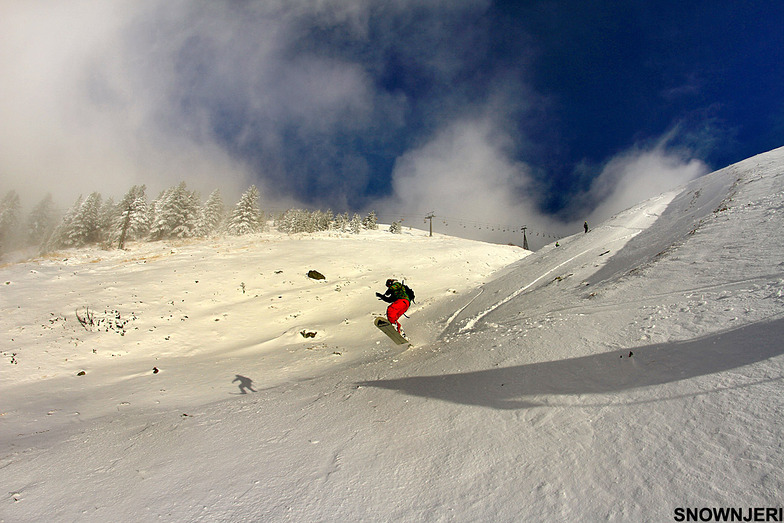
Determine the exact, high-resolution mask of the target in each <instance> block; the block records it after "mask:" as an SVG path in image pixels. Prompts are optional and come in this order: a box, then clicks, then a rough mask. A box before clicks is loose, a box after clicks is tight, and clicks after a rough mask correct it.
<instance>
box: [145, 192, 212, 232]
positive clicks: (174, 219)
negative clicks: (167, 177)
mask: <svg viewBox="0 0 784 523" xmlns="http://www.w3.org/2000/svg"><path fill="white" fill-rule="evenodd" d="M199 207H200V202H199V197H198V195H197V194H196V193H195V192H191V191H189V190H188V188H187V187H186V185H185V182H181V183H180V184H179V185H177V186H176V187H172V188H170V189H168V190H166V191H164V192H163V193H162V194H161V196H159V197H158V199H157V200H156V201H155V202H154V205H153V214H154V218H153V220H152V222H151V226H150V238H151V239H152V240H161V239H164V238H190V237H192V236H194V235H195V234H196V227H197V223H198V217H199V210H200V209H199Z"/></svg>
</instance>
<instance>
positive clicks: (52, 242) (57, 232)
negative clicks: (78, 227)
mask: <svg viewBox="0 0 784 523" xmlns="http://www.w3.org/2000/svg"><path fill="white" fill-rule="evenodd" d="M83 203H84V196H82V195H81V194H80V195H79V197H78V198H77V199H76V201H75V202H74V204H73V205H72V206H71V208H70V209H68V212H66V213H65V215H64V216H63V218H62V219H61V220H60V223H59V224H57V227H55V229H54V232H52V235H51V236H50V237H49V240H48V241H47V242H46V244H45V245H44V247H43V249H42V251H44V252H46V251H51V250H54V249H60V248H62V247H72V246H73V245H71V229H72V227H73V223H74V221H75V220H76V215H77V214H78V213H79V209H81V207H82V204H83Z"/></svg>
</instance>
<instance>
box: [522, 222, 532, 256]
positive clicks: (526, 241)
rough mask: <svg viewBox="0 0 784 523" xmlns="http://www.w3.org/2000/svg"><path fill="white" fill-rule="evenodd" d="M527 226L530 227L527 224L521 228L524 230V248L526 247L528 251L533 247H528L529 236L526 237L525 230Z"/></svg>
mask: <svg viewBox="0 0 784 523" xmlns="http://www.w3.org/2000/svg"><path fill="white" fill-rule="evenodd" d="M527 228H528V226H525V227H522V228H521V229H522V231H523V249H525V250H526V251H530V250H531V249H529V248H528V238H526V236H525V230H526V229H527Z"/></svg>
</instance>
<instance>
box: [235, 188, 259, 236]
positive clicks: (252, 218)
mask: <svg viewBox="0 0 784 523" xmlns="http://www.w3.org/2000/svg"><path fill="white" fill-rule="evenodd" d="M263 227H264V215H263V213H262V212H261V209H260V208H259V190H258V189H257V188H256V186H255V185H251V186H250V188H248V190H247V191H245V193H243V195H242V197H240V201H238V202H237V205H236V206H235V207H234V211H233V212H232V213H231V216H230V217H229V221H228V224H227V227H226V229H227V231H228V232H229V234H234V235H237V236H240V235H243V234H249V233H254V232H261V231H262V230H263Z"/></svg>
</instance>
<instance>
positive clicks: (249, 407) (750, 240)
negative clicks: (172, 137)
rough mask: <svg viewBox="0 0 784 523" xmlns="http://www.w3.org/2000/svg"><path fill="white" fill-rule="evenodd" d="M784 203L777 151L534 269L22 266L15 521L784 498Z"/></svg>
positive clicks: (353, 247) (344, 252)
mask: <svg viewBox="0 0 784 523" xmlns="http://www.w3.org/2000/svg"><path fill="white" fill-rule="evenodd" d="M783 212H784V149H778V150H775V151H772V152H770V153H767V154H765V155H760V156H757V157H754V158H751V159H749V160H746V161H745V162H742V163H740V164H737V165H734V166H731V167H729V168H726V169H723V170H721V171H717V172H716V173H713V174H711V175H708V176H705V177H703V178H700V179H698V180H696V181H695V182H693V183H691V184H689V185H688V186H686V187H683V188H680V189H677V190H674V191H672V192H670V193H667V194H663V195H661V196H659V197H656V198H653V199H651V200H649V201H646V202H643V203H641V204H639V205H637V206H636V207H634V208H632V209H629V210H627V211H625V212H622V213H620V214H618V215H617V216H615V217H613V218H612V219H610V220H608V221H607V222H605V223H603V224H600V225H598V226H596V227H595V228H594V229H593V230H591V231H590V232H588V233H587V234H584V233H582V232H580V233H579V234H576V235H574V236H572V237H569V238H566V239H564V240H561V241H560V242H559V246H557V247H556V246H555V244H552V245H549V246H547V247H545V248H543V249H541V250H540V251H537V252H536V253H534V254H532V255H530V256H527V257H525V253H524V252H523V251H522V250H520V249H518V248H515V247H507V246H497V245H488V244H481V243H477V242H470V241H467V240H459V239H454V238H449V237H443V236H438V237H435V238H427V237H425V236H423V235H422V234H421V233H419V232H414V233H410V234H407V235H402V236H397V235H391V234H388V233H383V232H378V233H373V234H371V235H369V236H365V235H364V233H363V235H360V236H346V237H330V236H328V235H326V234H323V235H317V236H296V237H291V238H288V237H275V236H273V235H261V236H258V237H252V238H247V237H246V238H239V239H233V240H225V241H221V242H217V243H210V242H206V243H192V244H177V245H172V244H163V243H157V244H145V245H138V246H132V248H131V250H130V251H128V252H117V251H106V252H104V251H75V252H68V253H62V254H63V255H62V257H57V258H54V259H48V260H40V261H37V262H34V263H24V264H15V265H10V266H6V267H3V268H2V269H0V281H1V282H2V283H3V285H2V289H1V291H0V292H2V294H0V297H1V298H2V302H0V306H1V309H2V315H3V322H2V327H1V331H2V336H3V339H2V343H3V347H2V356H3V361H2V362H0V363H2V364H1V365H0V380H1V381H0V471H2V478H3V485H4V492H6V494H3V495H4V498H0V521H9V522H10V521H42V520H52V521H55V520H57V521H63V520H67V521H73V520H78V521H109V520H111V521H139V520H149V519H157V520H162V521H253V520H257V521H338V520H348V521H360V520H362V521H480V520H483V521H532V520H541V521H567V520H571V521H599V520H602V521H603V520H609V521H672V520H673V519H674V516H676V515H677V514H678V513H679V512H678V511H679V510H683V509H685V508H688V507H691V508H696V509H699V508H717V507H736V508H738V509H743V510H744V511H746V512H747V511H748V509H749V508H754V507H767V508H775V507H780V506H781V499H782V492H783V491H784V477H783V476H782V475H781V472H780V471H781V469H782V467H783V466H784V440H783V438H782V435H781V430H780V426H779V420H780V418H781V416H782V413H784V394H782V382H781V380H782V376H784V357H783V356H782V353H784V343H782V342H781V339H782V335H784V246H783V245H782V243H783V242H782V241H781V230H782V226H783V225H784V223H782V222H783V221H784V220H782V217H783V216H784V214H782V213H783ZM310 269H315V270H318V271H320V272H322V273H323V274H324V275H325V276H326V279H325V280H312V279H310V278H308V277H307V276H306V273H307V272H308V270H310ZM499 269H500V270H499ZM389 276H394V277H398V278H401V279H402V278H406V279H407V281H408V283H409V284H410V285H411V286H412V287H414V289H415V290H416V291H417V302H418V304H417V305H415V306H414V307H413V308H412V310H411V313H410V316H411V317H410V318H409V319H407V320H405V322H404V326H405V327H406V330H407V332H408V334H409V335H410V336H411V338H412V339H413V340H414V341H415V342H416V346H415V347H414V348H411V349H408V350H405V351H403V352H400V351H399V350H398V349H395V348H394V346H392V345H391V344H390V343H389V341H388V340H387V339H386V338H385V337H384V335H383V334H381V333H380V332H378V331H377V330H376V329H375V328H374V327H373V326H372V323H371V322H372V317H373V316H374V315H375V314H378V313H381V312H383V309H384V304H383V303H382V302H380V301H378V300H376V299H375V296H374V292H375V291H377V290H382V288H383V283H382V282H383V281H384V280H385V279H386V278H387V277H389ZM88 307H89V309H90V311H92V312H93V313H94V316H93V320H94V321H95V322H96V323H97V322H98V320H101V323H100V329H99V328H98V327H97V326H96V327H94V328H93V327H91V329H93V330H91V331H88V329H86V328H84V327H82V326H81V325H80V324H79V323H78V321H77V318H76V312H78V313H79V314H80V316H81V317H83V318H84V317H86V315H87V308H88ZM107 327H108V329H107ZM303 333H304V335H303ZM310 333H315V334H314V335H313V337H306V336H309V334H310ZM154 369H157V371H158V372H155V371H154ZM82 372H84V374H83V375H81V376H80V375H79V374H80V373H82ZM243 392H245V394H243Z"/></svg>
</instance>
